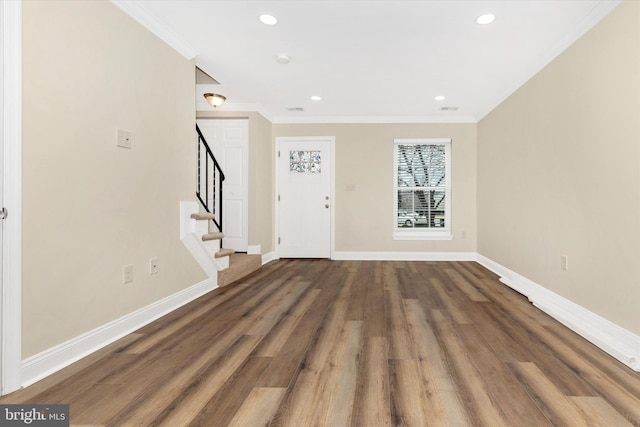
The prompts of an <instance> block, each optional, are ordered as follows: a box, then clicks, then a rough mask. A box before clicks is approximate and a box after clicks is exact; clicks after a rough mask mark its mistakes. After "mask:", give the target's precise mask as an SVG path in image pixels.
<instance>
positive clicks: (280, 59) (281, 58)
mask: <svg viewBox="0 0 640 427" xmlns="http://www.w3.org/2000/svg"><path fill="white" fill-rule="evenodd" d="M276 61H278V64H283V65H284V64H288V63H289V57H288V56H287V55H285V54H284V53H281V54H280V55H278V56H276Z"/></svg>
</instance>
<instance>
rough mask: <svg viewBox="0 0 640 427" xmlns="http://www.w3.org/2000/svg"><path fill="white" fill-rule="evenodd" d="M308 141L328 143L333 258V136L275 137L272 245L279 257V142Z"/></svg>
mask: <svg viewBox="0 0 640 427" xmlns="http://www.w3.org/2000/svg"><path fill="white" fill-rule="evenodd" d="M296 141H301V142H309V141H321V142H328V143H329V150H330V151H331V162H330V167H331V174H330V177H329V178H330V180H331V184H330V189H329V191H330V194H329V199H330V201H331V203H330V204H329V206H330V208H329V210H330V213H331V221H330V225H329V228H330V230H329V234H330V235H329V240H330V243H329V245H330V247H329V259H334V253H335V230H336V227H335V222H336V221H335V220H336V215H335V214H336V211H335V206H336V198H335V196H336V137H335V136H278V137H276V139H275V150H274V151H275V157H274V170H275V173H274V175H275V194H274V204H275V216H274V220H275V224H274V227H273V229H274V230H275V236H274V247H275V253H276V258H277V259H278V258H280V251H279V244H278V236H280V203H278V194H280V176H279V175H280V173H279V172H278V158H279V157H280V143H281V142H296Z"/></svg>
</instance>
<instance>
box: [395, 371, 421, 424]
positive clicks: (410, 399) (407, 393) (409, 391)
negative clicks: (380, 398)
mask: <svg viewBox="0 0 640 427" xmlns="http://www.w3.org/2000/svg"><path fill="white" fill-rule="evenodd" d="M389 377H390V387H391V420H392V423H393V425H394V426H406V427H422V426H427V425H429V424H427V421H426V416H425V409H424V408H423V405H422V402H425V401H427V400H428V398H427V396H426V395H425V394H424V392H423V387H422V384H421V382H420V380H419V378H420V375H419V374H418V364H417V362H416V361H415V360H414V359H392V360H389Z"/></svg>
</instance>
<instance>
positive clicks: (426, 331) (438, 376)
mask: <svg viewBox="0 0 640 427" xmlns="http://www.w3.org/2000/svg"><path fill="white" fill-rule="evenodd" d="M404 304H405V309H406V313H407V322H408V324H409V332H410V334H411V338H412V339H413V341H414V343H415V348H416V353H417V356H418V358H417V360H418V369H419V375H420V376H421V382H422V384H423V387H424V393H425V395H426V396H427V397H428V399H426V400H425V401H424V403H423V405H424V406H425V408H426V409H425V416H426V422H427V425H434V426H435V425H443V426H445V425H451V426H471V425H472V422H471V420H470V419H469V416H468V415H467V411H466V408H465V407H464V405H463V403H462V401H461V400H460V396H459V395H458V391H457V389H456V386H455V384H454V383H453V380H452V377H451V372H450V368H449V366H448V365H447V363H446V361H445V357H444V353H443V351H442V349H441V348H440V344H439V343H438V340H437V338H436V336H435V334H434V332H433V329H432V328H431V326H430V325H429V324H428V322H427V319H426V315H425V312H424V311H423V309H422V307H421V306H420V303H419V301H417V300H405V301H404Z"/></svg>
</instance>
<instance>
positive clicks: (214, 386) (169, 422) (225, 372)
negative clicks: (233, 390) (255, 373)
mask: <svg viewBox="0 0 640 427" xmlns="http://www.w3.org/2000/svg"><path fill="white" fill-rule="evenodd" d="M260 338H261V337H258V336H255V335H243V336H242V337H240V338H239V339H238V341H237V343H236V344H235V345H234V346H233V347H232V348H230V349H229V351H228V352H226V353H225V354H224V357H222V358H220V359H218V360H216V362H215V363H213V364H211V365H210V366H209V367H208V368H207V369H206V370H205V371H204V372H202V375H201V376H200V380H199V381H198V382H196V383H194V384H193V386H191V387H189V388H188V389H186V390H184V391H183V392H182V393H181V394H180V395H178V396H175V399H174V400H173V402H172V403H171V405H170V406H167V407H165V409H164V410H163V411H162V412H160V413H159V414H158V415H157V416H156V417H155V419H154V421H153V422H152V424H153V425H159V426H168V427H169V426H184V425H188V424H189V423H190V422H191V420H193V419H194V418H196V417H197V416H198V414H199V413H200V411H202V409H203V408H204V407H205V405H206V404H207V402H208V401H209V400H210V399H211V398H212V397H213V396H214V395H215V394H216V392H217V391H218V390H219V389H220V388H221V387H222V385H223V384H224V383H225V381H227V380H228V379H229V378H230V377H231V376H232V375H233V373H234V372H235V371H236V369H238V368H239V367H240V366H242V364H243V363H244V361H245V359H246V358H247V357H249V355H250V354H251V351H252V350H253V348H254V347H255V346H256V344H257V343H258V341H259V340H260Z"/></svg>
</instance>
